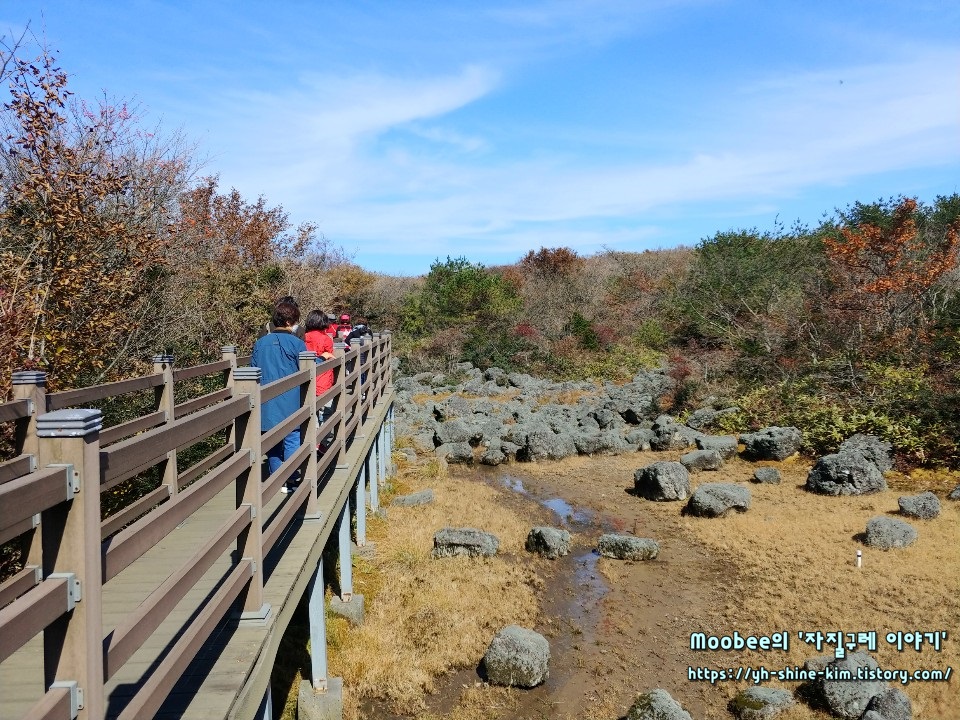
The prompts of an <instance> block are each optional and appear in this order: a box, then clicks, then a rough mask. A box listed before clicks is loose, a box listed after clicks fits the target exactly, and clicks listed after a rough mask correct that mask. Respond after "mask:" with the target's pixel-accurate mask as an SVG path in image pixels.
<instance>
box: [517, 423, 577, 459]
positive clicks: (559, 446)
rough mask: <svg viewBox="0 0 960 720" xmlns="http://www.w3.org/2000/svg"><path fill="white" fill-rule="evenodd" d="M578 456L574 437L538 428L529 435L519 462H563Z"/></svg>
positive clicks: (519, 455) (518, 457) (519, 454)
mask: <svg viewBox="0 0 960 720" xmlns="http://www.w3.org/2000/svg"><path fill="white" fill-rule="evenodd" d="M576 454H577V446H576V444H575V443H574V442H573V437H572V436H571V435H568V434H567V433H555V432H553V431H552V430H550V429H549V428H538V429H534V430H531V431H530V432H528V433H527V441H526V444H525V447H524V448H523V453H522V455H521V453H517V459H518V460H528V461H529V460H533V461H540V460H562V459H563V458H566V457H570V456H571V455H576Z"/></svg>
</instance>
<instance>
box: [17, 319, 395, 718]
mask: <svg viewBox="0 0 960 720" xmlns="http://www.w3.org/2000/svg"><path fill="white" fill-rule="evenodd" d="M335 354H336V357H335V358H334V359H332V360H327V361H325V362H319V363H318V362H317V359H316V356H315V355H314V354H313V353H302V354H301V355H300V370H299V372H297V373H295V374H293V375H290V376H288V377H286V378H282V379H280V380H277V381H276V382H272V383H270V384H268V385H264V386H261V385H260V370H259V369H258V368H251V367H238V361H239V362H247V361H249V357H240V358H238V356H237V354H236V351H235V349H234V348H233V347H224V348H223V349H222V358H221V359H220V360H218V361H216V362H212V363H208V364H205V365H200V366H196V367H188V368H176V369H175V368H174V367H173V358H172V357H169V356H162V355H160V356H156V357H154V358H153V364H154V372H153V373H152V374H150V375H147V376H145V377H139V378H133V379H130V380H123V381H120V382H115V383H108V384H104V385H98V386H95V387H89V388H83V389H79V390H68V391H63V392H56V393H46V392H45V376H44V374H43V373H36V372H21V373H15V374H14V397H15V399H14V400H13V401H12V402H8V403H4V404H0V422H6V423H15V426H16V448H15V450H16V452H17V455H16V456H15V457H13V458H12V459H10V460H7V461H6V462H3V463H0V543H6V542H9V541H12V540H15V539H19V541H20V542H22V543H23V546H24V548H25V553H24V558H25V562H24V565H23V569H22V570H21V571H20V572H18V573H17V574H16V575H14V576H13V577H10V578H9V579H7V580H6V581H5V582H3V583H2V584H0V662H3V661H5V660H7V659H8V658H10V657H11V656H13V655H14V654H15V653H16V652H17V651H18V650H20V648H22V647H23V646H24V645H25V644H26V643H28V642H30V641H31V640H33V638H35V637H36V636H37V635H38V634H41V633H42V635H43V641H44V642H43V663H42V664H43V687H44V688H46V692H45V694H43V695H42V697H40V698H39V699H38V701H37V703H36V704H35V705H34V706H33V708H32V709H30V710H29V712H28V714H27V715H26V716H24V717H30V718H74V717H81V718H97V719H99V718H103V717H105V716H106V715H107V705H108V703H109V704H114V705H115V703H113V701H111V700H110V699H109V698H107V697H106V696H105V695H106V694H105V691H104V687H105V684H106V683H108V682H109V680H110V679H111V678H112V677H113V676H114V675H115V674H116V673H117V672H118V671H120V669H121V668H123V667H124V664H125V663H126V662H127V661H128V660H129V659H130V658H131V657H132V656H133V655H134V653H136V652H137V650H138V649H139V648H141V646H143V644H144V643H145V642H146V641H147V639H148V638H150V637H151V635H152V634H153V633H154V632H155V631H156V630H157V628H158V627H159V626H160V625H161V623H163V622H164V620H165V619H166V618H167V617H168V615H169V614H170V613H171V611H172V609H173V608H174V607H176V606H177V605H178V603H180V602H181V600H183V598H185V597H186V596H187V594H188V592H189V591H190V590H191V589H192V588H193V587H194V586H195V585H196V583H197V582H198V580H199V578H201V577H202V576H204V574H205V573H207V572H208V571H209V570H210V568H211V567H213V565H214V563H215V562H218V561H222V559H223V558H224V557H225V555H228V556H229V558H230V560H229V562H230V567H229V569H228V571H227V572H225V574H224V576H223V577H222V579H221V580H220V581H219V582H218V583H217V585H216V588H215V591H212V592H211V593H209V594H207V596H206V598H205V600H204V602H203V603H202V604H201V605H199V606H197V607H195V608H193V610H194V612H192V613H191V620H190V622H189V625H188V626H187V627H185V628H183V629H182V632H180V633H179V635H178V637H177V638H174V639H172V640H171V643H172V647H170V648H169V651H168V652H166V653H165V655H164V656H163V657H161V658H157V659H156V661H155V663H154V667H153V668H152V670H151V671H150V672H148V673H147V676H146V678H145V680H144V681H143V682H142V683H141V685H140V687H139V689H138V690H137V691H136V692H135V694H133V695H132V697H130V698H129V700H126V701H125V702H124V706H123V707H122V708H121V709H120V710H119V711H116V708H115V707H113V708H112V709H111V710H110V713H109V714H110V715H111V716H117V717H120V718H143V717H151V716H153V715H154V714H155V713H156V711H157V709H158V708H159V707H160V706H161V704H162V703H163V701H164V699H165V698H166V697H167V695H168V694H169V693H170V691H171V689H172V688H173V687H174V684H175V683H176V682H177V681H178V679H179V678H180V677H181V675H182V674H183V672H184V670H185V668H186V667H187V665H188V664H189V663H190V661H191V660H192V659H193V656H194V654H195V653H196V651H197V649H198V648H199V647H200V645H202V644H203V643H204V641H205V640H206V639H207V638H208V637H209V636H210V634H211V632H212V631H213V630H214V629H215V628H216V627H217V626H218V625H219V624H221V623H223V622H224V620H225V619H226V618H227V617H228V615H229V613H230V612H231V608H233V611H234V612H238V613H239V615H240V618H241V619H243V618H246V619H250V618H252V619H254V620H255V619H257V618H260V619H263V618H264V617H265V615H266V614H267V613H268V612H269V608H268V607H266V606H265V602H264V558H265V556H266V555H268V554H269V553H270V552H271V550H273V549H274V548H275V547H276V546H277V544H278V541H279V539H280V538H281V536H283V535H284V533H285V532H287V531H288V530H289V529H290V528H291V526H292V524H293V522H294V520H295V518H300V519H303V518H304V517H306V518H310V517H315V516H317V514H318V498H319V497H320V493H321V492H322V490H323V487H324V484H325V482H327V481H328V480H329V478H330V477H331V476H332V475H333V472H334V469H335V468H336V467H337V463H338V461H339V460H340V459H342V458H343V457H344V455H345V453H347V451H348V448H349V447H350V446H351V444H352V443H353V442H354V439H355V438H356V437H358V435H357V430H358V428H361V427H364V423H365V420H366V418H367V417H368V414H370V411H371V409H372V408H376V407H377V406H378V405H381V406H382V404H383V403H384V402H388V403H389V402H390V399H391V397H392V395H391V393H390V388H391V372H390V367H391V366H390V359H391V338H390V335H389V334H388V333H383V334H375V335H374V337H373V339H372V341H369V342H367V343H366V344H364V345H363V346H362V347H361V346H360V344H359V343H356V341H355V343H354V344H353V346H351V347H349V348H345V347H342V346H340V347H338V348H337V350H336V353H335ZM331 370H332V371H333V372H334V375H335V382H334V384H333V387H332V388H331V389H330V390H328V391H327V392H325V393H324V394H323V395H322V396H320V397H317V396H316V394H315V387H316V377H317V375H318V373H323V372H326V371H331ZM198 378H205V379H206V381H207V382H206V385H207V387H205V388H202V389H201V390H199V391H198V392H200V393H201V394H199V395H197V396H196V397H190V398H188V399H182V400H180V401H179V402H178V401H177V397H178V389H179V388H181V387H182V386H183V384H185V383H187V382H188V381H195V380H196V379H198ZM217 378H219V380H217ZM215 385H219V386H220V387H217V388H216V389H213V390H210V387H213V386H215ZM294 388H298V389H299V392H300V404H299V408H298V410H297V411H296V412H294V413H293V414H292V415H291V416H290V417H289V418H287V419H286V420H285V421H284V422H282V423H280V424H279V425H277V426H276V427H275V428H273V429H272V430H270V431H268V432H266V433H261V432H260V409H261V405H262V403H264V402H266V401H267V400H269V399H272V398H274V397H277V396H278V395H280V394H281V393H283V392H286V391H288V390H291V389H294ZM150 390H152V391H153V393H154V397H153V402H152V403H151V404H152V408H151V409H149V410H148V411H147V412H145V413H144V414H142V415H141V416H140V417H136V418H134V419H132V420H127V421H124V422H120V423H118V424H115V425H113V426H112V427H106V428H104V427H103V426H102V425H103V414H102V412H101V411H100V410H97V409H90V408H80V409H71V408H78V406H85V405H89V404H92V403H99V402H102V401H104V400H106V399H108V398H113V397H116V396H119V395H125V394H128V393H137V392H140V393H142V392H144V391H150ZM328 402H330V403H332V405H333V411H332V413H330V414H329V416H328V417H327V418H326V419H325V420H323V421H322V424H321V421H320V420H319V419H318V415H317V411H318V408H320V409H322V407H323V405H325V404H326V403H328ZM381 409H382V408H381ZM380 417H382V413H381V415H380ZM296 428H299V429H300V431H301V438H302V440H301V444H300V447H299V449H298V450H297V452H296V453H295V454H294V455H293V457H290V458H288V459H287V460H286V461H285V462H284V463H283V464H282V465H281V467H280V468H279V470H278V471H277V472H275V473H274V474H272V475H270V476H266V473H265V472H262V457H263V454H264V453H265V452H266V451H267V450H269V449H270V448H271V447H272V446H274V445H276V444H277V443H281V442H283V438H284V437H285V436H286V435H287V434H288V433H290V432H291V431H292V430H294V429H296ZM377 429H378V428H373V430H374V431H376V430H377ZM321 440H325V442H324V447H325V451H324V452H323V453H322V455H321V456H319V457H318V455H320V454H319V453H318V452H317V448H318V444H319V443H320V441H321ZM204 441H206V446H205V448H206V449H205V451H204V452H203V453H202V456H201V457H199V459H196V460H195V462H193V463H192V464H191V465H190V466H189V467H186V468H183V469H182V470H181V469H178V456H180V457H181V459H182V458H183V457H184V453H185V451H190V452H191V453H192V454H197V447H198V443H201V442H204ZM191 448H193V450H192V451H191V450H190V449H191ZM382 461H383V460H382V458H381V462H382ZM148 471H150V472H152V473H153V475H152V477H153V484H155V487H148V488H147V489H145V490H144V491H143V492H142V493H140V494H139V496H136V497H134V498H133V499H131V500H130V501H129V502H128V503H127V504H126V505H125V506H123V507H122V508H120V509H119V510H117V511H116V512H114V513H113V514H111V515H109V516H108V517H105V518H101V500H102V496H104V495H110V494H111V493H115V492H116V491H117V489H118V486H120V485H121V484H122V483H125V482H128V481H130V480H131V479H134V478H138V477H140V478H142V477H144V473H146V472H148ZM296 472H299V473H300V477H301V478H303V481H302V482H301V483H300V484H299V486H298V487H297V488H296V489H295V490H293V491H292V492H291V493H290V494H289V495H287V497H286V498H280V497H279V495H278V494H279V492H280V489H281V488H283V487H284V484H285V483H286V482H287V480H288V479H289V478H291V476H293V474H294V473H296ZM350 482H354V480H350ZM231 486H233V487H234V488H235V493H236V503H235V509H234V510H233V512H232V513H231V514H229V516H228V517H226V518H224V519H223V521H222V523H221V524H220V525H219V527H217V528H216V529H215V531H214V532H213V533H212V534H211V535H210V536H209V538H208V539H207V540H206V542H205V543H204V544H202V545H200V546H198V547H196V549H195V552H194V553H193V555H192V556H191V557H189V558H186V559H185V560H184V562H183V563H182V564H181V565H180V567H179V569H177V570H176V571H175V572H173V573H172V574H170V575H169V576H166V577H160V578H157V579H156V580H157V583H156V586H155V587H153V588H152V589H150V590H149V592H148V594H147V595H146V599H145V600H143V601H142V602H140V603H139V605H138V606H137V607H136V609H135V610H134V611H133V612H131V613H130V614H129V615H127V616H126V617H125V618H124V619H123V620H122V621H120V622H119V623H118V624H117V625H116V626H114V627H107V628H104V627H103V626H102V622H103V621H102V618H103V612H102V600H103V593H104V591H105V590H107V591H108V590H109V584H110V583H111V581H114V579H115V578H117V576H118V575H120V574H121V573H123V572H124V570H126V569H127V568H129V567H130V566H131V565H132V564H134V563H135V562H136V561H137V559H138V558H140V557H142V556H143V555H144V554H145V553H147V552H149V551H150V550H151V549H153V548H155V547H156V546H157V545H158V544H159V543H161V542H162V541H163V540H164V538H166V537H167V536H168V535H169V534H170V533H171V532H173V531H174V529H176V528H178V526H181V525H182V524H183V523H185V522H186V521H187V520H188V519H190V518H191V517H193V516H194V515H195V514H196V513H198V511H200V510H201V508H204V507H205V506H206V505H207V504H208V503H209V502H210V501H211V499H212V498H214V497H216V496H218V495H220V496H222V494H223V492H224V491H226V490H227V488H229V487H231ZM375 491H376V489H375V487H372V488H371V492H372V493H375ZM360 492H361V497H362V492H363V488H362V487H361V488H360ZM337 496H338V497H340V498H342V499H341V500H340V503H341V506H342V505H343V502H345V501H346V499H348V498H349V493H347V492H343V491H340V490H338V491H337ZM278 500H279V501H280V502H279V503H278V502H277V501H278ZM268 504H270V505H271V509H270V511H269V512H265V511H264V509H265V506H267V505H268ZM341 509H342V507H338V508H335V510H336V511H338V512H339V511H340V510H341ZM358 522H359V519H358ZM231 551H232V552H231ZM3 702H4V700H3V698H0V706H2V704H3Z"/></svg>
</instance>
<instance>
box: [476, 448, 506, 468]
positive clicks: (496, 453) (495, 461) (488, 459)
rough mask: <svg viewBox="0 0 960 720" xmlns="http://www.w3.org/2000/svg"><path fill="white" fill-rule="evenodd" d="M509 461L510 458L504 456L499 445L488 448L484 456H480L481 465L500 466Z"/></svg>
mask: <svg viewBox="0 0 960 720" xmlns="http://www.w3.org/2000/svg"><path fill="white" fill-rule="evenodd" d="M507 460H508V458H507V456H506V455H505V454H504V452H503V450H502V449H501V447H500V444H499V443H497V444H496V445H491V446H490V447H488V448H487V449H486V450H485V451H484V453H483V455H481V456H480V464H481V465H500V464H502V463H505V462H506V461H507Z"/></svg>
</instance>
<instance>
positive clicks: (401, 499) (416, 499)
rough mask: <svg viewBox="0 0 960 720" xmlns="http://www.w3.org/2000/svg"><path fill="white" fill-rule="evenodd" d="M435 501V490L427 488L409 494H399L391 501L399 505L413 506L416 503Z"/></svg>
mask: <svg viewBox="0 0 960 720" xmlns="http://www.w3.org/2000/svg"><path fill="white" fill-rule="evenodd" d="M432 502H433V490H432V489H430V488H427V489H425V490H420V491H419V492H415V493H411V494H409V495H398V496H397V497H395V498H394V499H393V501H392V502H391V503H390V504H391V505H396V506H397V507H413V506H415V505H428V504H430V503H432Z"/></svg>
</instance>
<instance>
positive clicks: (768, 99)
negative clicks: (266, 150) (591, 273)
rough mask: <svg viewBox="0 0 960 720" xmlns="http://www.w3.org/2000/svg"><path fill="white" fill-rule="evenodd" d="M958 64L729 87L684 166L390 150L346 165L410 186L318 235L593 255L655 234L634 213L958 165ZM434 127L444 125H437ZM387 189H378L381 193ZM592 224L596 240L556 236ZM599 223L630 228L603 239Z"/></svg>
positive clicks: (351, 209) (928, 59)
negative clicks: (479, 158) (549, 248)
mask: <svg viewBox="0 0 960 720" xmlns="http://www.w3.org/2000/svg"><path fill="white" fill-rule="evenodd" d="M958 66H960V55H958V54H957V53H956V52H953V51H931V52H930V53H928V54H927V55H926V56H925V57H922V58H915V59H913V60H911V61H909V62H904V63H901V64H893V63H884V64H873V65H863V66H848V67H844V68H837V69H835V70H832V71H825V72H818V73H798V74H794V75H782V76H779V77H777V78H771V79H767V80H764V81H762V82H753V83H750V84H744V85H743V86H742V87H740V88H734V89H732V91H731V92H730V93H729V94H728V95H727V96H726V98H727V99H726V103H725V104H723V105H718V106H716V107H712V108H709V111H710V112H709V116H708V117H707V118H706V119H705V121H704V123H703V124H701V125H699V126H698V127H695V128H693V130H692V133H691V134H690V135H689V136H688V137H686V138H683V137H679V138H673V140H672V142H674V143H678V146H677V147H676V148H675V151H676V153H677V154H680V155H685V157H684V159H682V160H681V161H677V162H672V163H669V164H665V163H651V162H649V161H646V160H644V158H642V157H636V158H631V157H626V158H622V159H620V160H618V161H614V162H607V163H598V162H595V161H593V160H592V159H591V158H590V157H570V156H568V155H565V154H563V153H557V154H556V155H555V156H554V157H547V158H546V159H540V160H536V161H530V160H517V159H514V158H510V157H500V158H498V159H496V161H495V162H493V163H492V164H490V165H487V166H485V167H478V166H472V165H457V164H451V163H442V162H438V161H437V160H436V159H435V158H433V157H430V156H427V157H423V158H415V157H410V156H409V155H405V154H404V155H402V159H398V158H396V157H394V156H393V155H392V154H391V152H390V149H391V148H390V146H389V144H388V145H387V146H386V147H385V148H382V149H381V151H380V152H378V153H377V154H376V155H373V156H370V155H364V154H362V153H361V154H359V155H355V156H353V157H352V159H351V162H353V163H358V164H360V165H364V166H367V171H366V174H379V175H380V176H381V177H382V178H394V179H395V176H396V175H398V174H404V175H406V176H407V180H406V185H404V184H402V183H400V184H397V185H394V186H393V187H394V188H395V189H396V190H397V192H398V194H397V195H396V196H394V197H392V198H391V199H390V201H389V202H383V199H382V198H379V197H372V196H366V195H365V194H364V193H362V192H357V193H356V194H355V195H354V196H353V198H352V199H351V200H349V201H348V202H346V203H344V204H342V205H339V206H335V205H333V204H331V205H328V206H327V207H328V208H329V214H328V215H327V222H326V224H325V229H326V230H327V232H328V234H329V235H330V236H331V237H334V238H337V239H339V240H342V241H343V242H344V243H345V244H347V245H349V244H351V243H356V244H358V245H360V246H362V248H363V250H364V252H378V253H387V254H389V253H391V252H406V253H409V252H419V253H421V254H430V253H437V254H442V251H443V249H444V248H449V247H451V246H453V247H457V248H465V247H476V248H483V249H486V250H488V251H492V250H497V251H501V252H507V251H508V249H509V248H512V249H513V250H514V252H515V253H522V252H523V251H524V249H529V248H530V247H535V246H538V245H539V244H544V242H545V240H544V238H545V237H546V236H548V233H549V237H551V238H552V240H551V242H553V243H558V242H561V241H564V242H566V243H567V244H569V245H571V246H572V247H575V248H578V249H580V250H582V251H589V250H590V249H591V248H595V247H596V246H597V245H598V244H612V243H614V242H616V243H625V244H630V243H631V242H634V243H637V242H640V241H650V240H651V239H653V238H654V237H655V232H656V230H655V224H654V223H649V222H644V221H643V219H642V218H643V215H644V214H649V213H651V212H654V211H663V210H664V209H665V208H671V207H672V208H684V207H693V206H694V205H695V204H697V203H700V202H704V201H722V200H729V201H732V202H740V201H744V202H746V203H747V204H748V205H750V206H755V204H756V199H757V198H762V197H778V196H785V195H789V194H791V193H795V192H798V191H800V190H802V189H803V188H804V187H807V186H810V185H813V184H823V183H827V184H842V183H844V182H848V181H850V180H852V179H854V178H856V177H858V176H860V175H864V174H869V173H880V172H885V171H889V170H894V169H898V168H901V167H904V166H907V165H910V166H918V165H919V166H923V165H935V164H939V163H955V162H957V161H958V160H960V137H958V135H957V120H958V118H960V98H958V96H957V94H956V93H954V92H949V91H948V88H949V87H950V83H951V82H953V81H954V80H955V78H954V77H953V70H952V68H956V67H958ZM840 80H843V82H842V83H841V82H840ZM701 110H702V108H701ZM401 116H402V114H401ZM398 122H402V121H398ZM436 123H437V126H438V127H443V126H442V124H441V123H442V118H438V119H437V121H436ZM386 129H387V128H386V125H384V126H383V127H382V130H384V131H385V130H386ZM443 132H449V133H451V135H452V136H454V137H455V136H456V131H455V130H449V131H442V132H440V133H439V134H438V137H440V136H442V134H443ZM684 146H686V148H687V150H686V152H684V150H685V147H684ZM699 148H709V151H706V150H704V151H700V152H698V151H697V150H698V149H699ZM358 150H359V148H358ZM418 178H421V179H426V178H431V179H433V180H435V181H436V180H442V181H443V184H442V185H440V186H438V185H434V186H433V188H432V192H431V193H429V194H426V195H418V194H416V193H413V192H411V193H409V194H405V193H404V192H403V190H402V188H403V187H405V186H406V187H417V186H420V185H423V184H425V183H420V182H418ZM391 182H392V181H391ZM383 185H384V183H379V184H375V187H377V188H378V189H379V190H380V191H381V192H382V191H383ZM590 220H593V221H596V222H597V228H596V229H588V230H570V229H569V228H565V227H564V226H563V223H567V222H571V221H590ZM604 220H616V221H619V222H621V223H625V224H627V225H630V226H631V227H630V228H628V229H626V230H624V229H620V230H617V231H616V232H615V233H613V232H607V231H605V230H603V229H602V221H604ZM531 224H533V225H535V227H530V225H531ZM551 224H552V225H554V227H553V228H551ZM602 237H607V238H609V239H608V240H607V241H606V242H604V241H601V238H602ZM451 243H452V245H451Z"/></svg>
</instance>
